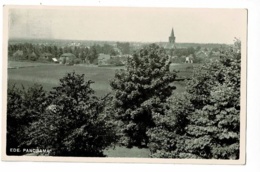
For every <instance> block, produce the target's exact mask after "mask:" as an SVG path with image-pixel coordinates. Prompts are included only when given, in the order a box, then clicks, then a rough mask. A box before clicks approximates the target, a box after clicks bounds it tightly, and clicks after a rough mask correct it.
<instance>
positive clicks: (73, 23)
mask: <svg viewBox="0 0 260 172" xmlns="http://www.w3.org/2000/svg"><path fill="white" fill-rule="evenodd" d="M8 16H9V20H8V21H9V23H8V26H9V38H53V39H76V40H105V41H109V40H110V41H142V42H159V41H162V42H166V41H168V37H169V35H170V32H171V29H172V28H174V32H175V36H176V42H196V43H232V42H233V39H234V37H238V38H241V37H244V36H245V34H246V32H245V31H246V30H245V29H246V18H247V16H246V10H243V9H176V8H126V7H125V8H112V7H110V8H108V7H85V8H83V7H81V8H75V7H74V8H68V7H67V8H57V7H56V8H50V7H49V8H46V7H40V8H37V9H33V8H20V9H17V8H15V9H10V11H9V15H8Z"/></svg>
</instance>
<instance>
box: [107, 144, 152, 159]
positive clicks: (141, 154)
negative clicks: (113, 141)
mask: <svg viewBox="0 0 260 172" xmlns="http://www.w3.org/2000/svg"><path fill="white" fill-rule="evenodd" d="M104 154H105V155H106V156H107V157H117V158H119V157H128V158H149V155H150V151H149V149H145V148H142V149H141V148H137V147H133V148H126V147H120V146H116V147H115V148H114V149H113V148H111V149H108V150H105V151H104Z"/></svg>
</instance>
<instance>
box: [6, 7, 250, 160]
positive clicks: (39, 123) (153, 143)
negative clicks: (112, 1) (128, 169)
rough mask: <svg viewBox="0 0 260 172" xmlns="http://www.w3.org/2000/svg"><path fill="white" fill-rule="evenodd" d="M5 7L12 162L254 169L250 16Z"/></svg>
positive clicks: (193, 10)
mask: <svg viewBox="0 0 260 172" xmlns="http://www.w3.org/2000/svg"><path fill="white" fill-rule="evenodd" d="M3 8H4V27H5V29H4V31H5V38H6V39H5V40H4V41H5V42H4V44H6V46H5V48H6V49H5V50H4V52H5V57H4V58H5V60H6V64H7V66H6V74H7V75H6V90H4V91H5V95H6V112H5V113H4V114H3V116H2V120H4V124H5V125H4V126H5V127H3V128H2V129H3V130H4V136H3V138H4V142H3V144H4V148H5V150H2V154H4V155H2V158H3V159H4V160H20V161H27V160H29V161H73V162H85V161H87V162H94V161H98V162H147V163H157V162H158V163H189V164H193V163H194V164H198V163H199V164H204V163H205V164H209V163H210V164H244V163H245V158H246V157H245V156H246V150H245V143H246V80H247V78H246V70H247V69H246V63H247V56H246V54H247V14H248V11H247V9H238V8H237V9H232V8H230V9H228V8H226V9H224V8H173V7H170V8H162V7H90V6H88V7H79V6H78V7H77V6H40V5H39V6H22V5H21V6H11V5H10V6H8V5H7V6H4V7H3Z"/></svg>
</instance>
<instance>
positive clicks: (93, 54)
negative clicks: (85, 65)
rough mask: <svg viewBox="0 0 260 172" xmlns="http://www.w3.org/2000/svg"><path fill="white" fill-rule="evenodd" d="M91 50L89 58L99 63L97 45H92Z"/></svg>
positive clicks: (90, 60)
mask: <svg viewBox="0 0 260 172" xmlns="http://www.w3.org/2000/svg"><path fill="white" fill-rule="evenodd" d="M89 51H90V52H89V53H88V60H89V62H90V63H91V64H94V63H97V59H98V52H97V48H96V46H91V47H90V50H89Z"/></svg>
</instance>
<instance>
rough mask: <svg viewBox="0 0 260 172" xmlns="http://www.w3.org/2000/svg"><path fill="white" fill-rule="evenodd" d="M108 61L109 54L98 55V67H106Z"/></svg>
mask: <svg viewBox="0 0 260 172" xmlns="http://www.w3.org/2000/svg"><path fill="white" fill-rule="evenodd" d="M109 60H110V55H109V54H103V53H100V54H99V55H98V65H99V66H103V65H108V64H109Z"/></svg>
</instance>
